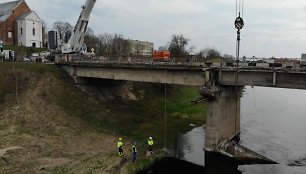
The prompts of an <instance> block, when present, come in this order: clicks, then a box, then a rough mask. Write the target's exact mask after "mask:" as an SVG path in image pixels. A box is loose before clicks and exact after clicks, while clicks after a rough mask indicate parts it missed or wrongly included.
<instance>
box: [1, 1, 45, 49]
mask: <svg viewBox="0 0 306 174" xmlns="http://www.w3.org/2000/svg"><path fill="white" fill-rule="evenodd" d="M43 32H44V31H43V27H42V21H41V19H40V18H39V16H38V15H37V14H36V13H35V12H34V11H32V10H31V9H30V8H29V6H28V5H27V3H26V2H25V0H18V1H12V2H7V3H0V40H2V41H3V44H4V45H19V46H26V47H43V43H44V38H43Z"/></svg>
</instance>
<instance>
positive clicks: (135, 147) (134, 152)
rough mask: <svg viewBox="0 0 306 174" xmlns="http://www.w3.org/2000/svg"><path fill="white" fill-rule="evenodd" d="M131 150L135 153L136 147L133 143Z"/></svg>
mask: <svg viewBox="0 0 306 174" xmlns="http://www.w3.org/2000/svg"><path fill="white" fill-rule="evenodd" d="M134 148H135V151H134ZM132 152H133V153H137V148H136V146H135V145H133V147H132Z"/></svg>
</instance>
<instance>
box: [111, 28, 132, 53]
mask: <svg viewBox="0 0 306 174" xmlns="http://www.w3.org/2000/svg"><path fill="white" fill-rule="evenodd" d="M112 53H113V55H114V56H116V57H118V58H119V57H121V56H127V55H128V53H129V42H128V41H127V40H125V39H124V38H123V37H122V36H121V35H117V34H115V36H114V38H113V41H112Z"/></svg>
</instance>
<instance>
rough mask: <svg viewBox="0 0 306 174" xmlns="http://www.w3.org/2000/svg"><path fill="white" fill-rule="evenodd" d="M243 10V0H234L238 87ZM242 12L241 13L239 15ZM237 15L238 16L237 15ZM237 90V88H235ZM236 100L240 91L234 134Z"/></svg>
mask: <svg viewBox="0 0 306 174" xmlns="http://www.w3.org/2000/svg"><path fill="white" fill-rule="evenodd" d="M238 6H239V7H238ZM243 8H244V0H239V2H238V0H236V20H235V28H236V29H237V42H236V63H237V65H236V66H237V72H236V79H235V81H236V85H237V86H238V81H239V79H238V78H239V77H238V73H239V61H240V58H239V53H240V30H241V29H242V28H243V26H244V22H243V19H242V17H243ZM238 9H239V12H237V10H238ZM241 12H242V13H241ZM237 13H238V14H237ZM240 14H241V16H242V17H241V16H240ZM235 89H237V88H235ZM235 92H236V93H237V91H236V90H235ZM238 100H240V91H239V94H238V93H237V96H236V102H235V107H236V108H235V109H236V110H235V133H236V132H237V116H238V113H239V112H238V108H240V107H238V102H239V101H238Z"/></svg>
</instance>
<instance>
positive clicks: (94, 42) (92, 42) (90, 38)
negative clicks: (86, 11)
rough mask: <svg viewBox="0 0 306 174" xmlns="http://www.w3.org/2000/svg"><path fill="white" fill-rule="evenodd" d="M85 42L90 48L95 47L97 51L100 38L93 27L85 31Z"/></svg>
mask: <svg viewBox="0 0 306 174" xmlns="http://www.w3.org/2000/svg"><path fill="white" fill-rule="evenodd" d="M84 43H85V45H86V46H87V48H88V50H91V49H92V48H93V49H94V50H95V51H97V47H98V38H97V37H96V36H95V34H94V31H93V30H92V29H91V28H88V29H87V31H86V33H85V36H84Z"/></svg>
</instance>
